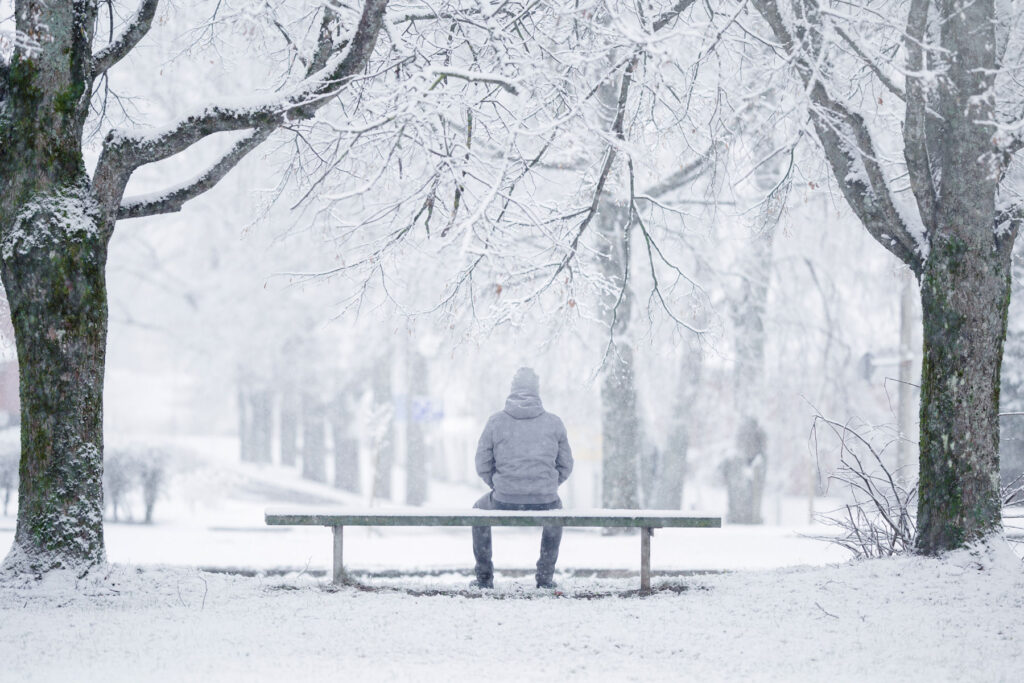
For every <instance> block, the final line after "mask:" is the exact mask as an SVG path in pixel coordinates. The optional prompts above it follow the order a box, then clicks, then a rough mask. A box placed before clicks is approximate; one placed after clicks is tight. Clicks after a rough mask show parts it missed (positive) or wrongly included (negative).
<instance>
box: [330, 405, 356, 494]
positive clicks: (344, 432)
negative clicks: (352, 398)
mask: <svg viewBox="0 0 1024 683" xmlns="http://www.w3.org/2000/svg"><path fill="white" fill-rule="evenodd" d="M348 398H349V397H348V396H347V395H346V394H345V392H339V393H338V395H337V396H335V398H334V404H333V410H332V411H331V436H332V437H333V440H334V487H335V488H339V489H342V490H344V491H351V492H352V493H359V492H360V489H361V486H360V473H359V441H358V439H355V438H353V437H352V434H351V431H350V430H351V426H352V410H351V409H350V408H349V401H348Z"/></svg>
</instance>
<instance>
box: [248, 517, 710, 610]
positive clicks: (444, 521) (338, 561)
mask: <svg viewBox="0 0 1024 683" xmlns="http://www.w3.org/2000/svg"><path fill="white" fill-rule="evenodd" d="M265 517H266V522H267V524H268V525H271V526H283V525H304V526H328V527H331V528H333V529H334V571H333V581H334V583H336V584H340V583H343V582H344V580H345V568H344V564H343V562H342V560H343V555H342V549H343V547H344V545H343V538H344V537H343V530H344V528H345V527H346V526H562V527H566V526H576V527H602V528H605V527H637V528H639V529H640V590H642V591H649V590H650V589H651V533H652V530H653V529H661V528H664V527H685V528H690V529H717V528H720V527H721V526H722V518H721V517H712V516H709V515H695V514H688V513H683V512H669V511H665V510H539V511H527V512H519V511H511V510H508V511H506V510H476V509H470V510H467V509H437V508H427V509H423V510H410V511H404V510H386V509H381V508H363V509H360V508H350V507H337V508H322V507H317V508H310V507H307V508H275V509H270V510H267V511H266V516H265Z"/></svg>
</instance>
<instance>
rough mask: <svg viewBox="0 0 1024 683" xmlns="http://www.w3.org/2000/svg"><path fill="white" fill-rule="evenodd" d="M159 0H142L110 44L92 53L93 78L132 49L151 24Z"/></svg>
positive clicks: (147, 31)
mask: <svg viewBox="0 0 1024 683" xmlns="http://www.w3.org/2000/svg"><path fill="white" fill-rule="evenodd" d="M159 4H160V0H142V4H141V5H140V6H139V10H138V12H136V13H135V16H134V17H133V18H132V20H131V21H129V22H128V26H127V27H125V29H124V30H123V31H122V32H121V34H120V35H119V36H117V38H115V39H114V40H113V41H112V42H111V43H110V45H107V46H106V47H105V48H103V49H102V50H100V51H99V52H97V53H96V54H95V55H93V58H92V64H93V67H92V76H93V78H95V77H96V76H99V75H100V74H102V73H104V72H106V71H107V69H109V68H110V67H112V66H114V65H115V64H117V63H118V62H119V61H121V60H122V59H124V57H125V55H127V54H128V53H129V52H131V51H132V49H134V47H135V46H136V45H138V44H139V41H140V40H142V39H143V38H144V37H145V36H146V34H147V33H149V29H150V28H152V26H153V17H155V16H156V9H157V6H158V5H159Z"/></svg>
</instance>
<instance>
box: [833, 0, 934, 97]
mask: <svg viewBox="0 0 1024 683" xmlns="http://www.w3.org/2000/svg"><path fill="white" fill-rule="evenodd" d="M925 1H926V2H927V0H925ZM835 30H836V33H837V34H839V37H840V38H842V39H843V41H844V42H846V44H847V45H849V46H850V49H851V50H853V53H854V54H855V55H857V57H859V58H860V60H861V61H862V62H864V64H866V65H867V67H868V68H869V69H871V73H873V74H875V76H877V77H878V80H879V81H881V82H882V85H884V86H885V88H886V89H887V90H888V91H889V92H891V93H892V94H893V95H895V96H896V97H898V98H900V99H901V100H903V101H906V99H907V94H906V93H905V92H903V89H902V88H900V87H899V86H898V85H896V84H895V83H893V82H892V79H891V78H889V77H888V76H886V75H885V72H883V71H882V69H881V67H879V66H878V64H877V63H876V62H875V61H874V60H873V59H871V58H870V57H868V55H867V53H866V52H864V50H863V49H862V48H861V46H860V45H858V44H857V41H855V40H854V39H853V38H851V37H850V36H849V34H847V33H846V31H844V30H843V29H842V27H841V26H836V27H835Z"/></svg>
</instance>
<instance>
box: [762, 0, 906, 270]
mask: <svg viewBox="0 0 1024 683" xmlns="http://www.w3.org/2000/svg"><path fill="white" fill-rule="evenodd" d="M803 1H804V2H805V3H807V5H808V7H809V9H811V12H808V15H813V16H806V17H805V20H806V22H807V27H806V30H809V31H816V30H818V29H819V28H820V25H819V24H818V21H819V19H818V17H817V16H816V15H817V12H816V11H814V10H816V8H817V4H816V3H815V2H814V0H803ZM752 2H753V4H754V6H755V7H756V8H757V11H758V12H759V13H760V14H761V16H762V17H763V18H764V20H765V21H766V22H767V23H768V26H769V28H771V30H772V33H773V34H774V35H775V39H776V41H778V42H779V43H780V44H781V46H782V47H783V49H785V51H786V53H787V54H788V55H789V57H790V58H791V59H792V60H793V64H794V66H795V67H796V70H797V73H798V74H799V75H800V79H801V81H802V82H803V84H804V87H805V88H806V89H807V91H808V93H809V95H810V99H811V103H812V105H813V106H812V107H811V110H810V114H811V121H812V123H813V124H814V129H815V131H816V132H817V134H818V139H819V140H820V142H821V145H822V147H823V148H824V150H825V157H826V159H827V160H828V162H829V166H830V167H831V168H832V174H833V175H834V176H835V178H836V182H837V183H838V184H839V189H840V190H841V191H842V193H843V196H844V197H846V201H847V202H848V203H849V205H850V208H852V209H853V211H854V213H856V214H857V217H858V218H860V220H861V222H862V223H863V224H864V227H865V229H867V231H868V232H869V233H870V234H871V236H872V237H874V238H875V240H877V241H878V243H879V244H881V245H882V246H883V247H885V248H886V249H888V250H889V251H890V252H891V253H892V254H894V255H895V256H896V257H897V258H899V259H900V260H901V261H903V262H904V263H906V264H907V265H908V266H909V267H910V269H911V270H912V271H913V272H914V273H915V274H916V275H918V276H920V274H921V272H922V270H923V268H924V260H923V258H922V256H921V253H920V251H919V249H918V246H917V240H916V239H915V238H914V236H913V235H912V234H911V233H910V230H909V229H908V228H907V225H906V223H904V221H903V218H902V216H900V214H899V211H897V210H896V206H895V204H894V203H893V200H892V194H891V192H890V190H889V186H888V183H887V182H886V180H885V174H884V173H883V172H882V168H881V166H880V165H879V163H878V155H877V154H876V153H875V148H874V144H873V143H872V141H871V134H870V132H869V131H868V127H867V124H866V123H865V121H864V119H863V117H861V116H860V115H859V114H857V113H855V112H852V111H851V110H850V109H849V108H848V107H847V106H846V105H844V104H842V103H840V102H837V101H836V100H834V99H833V98H832V97H831V96H830V95H829V94H828V90H827V89H826V88H825V84H824V83H822V82H821V80H819V79H818V71H817V69H816V66H815V64H812V63H811V62H810V61H809V60H808V59H807V55H805V54H804V53H803V52H802V51H801V50H800V49H799V47H798V45H797V44H796V41H794V39H793V34H792V33H790V31H789V29H788V28H787V26H786V24H785V21H784V20H783V18H782V13H781V12H780V11H779V6H778V2H777V0H752ZM811 42H812V43H815V42H820V41H818V40H816V37H815V36H813V35H812V36H811Z"/></svg>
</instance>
